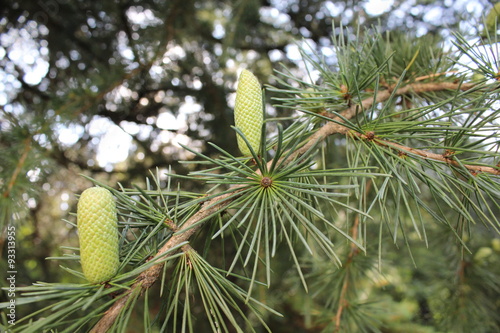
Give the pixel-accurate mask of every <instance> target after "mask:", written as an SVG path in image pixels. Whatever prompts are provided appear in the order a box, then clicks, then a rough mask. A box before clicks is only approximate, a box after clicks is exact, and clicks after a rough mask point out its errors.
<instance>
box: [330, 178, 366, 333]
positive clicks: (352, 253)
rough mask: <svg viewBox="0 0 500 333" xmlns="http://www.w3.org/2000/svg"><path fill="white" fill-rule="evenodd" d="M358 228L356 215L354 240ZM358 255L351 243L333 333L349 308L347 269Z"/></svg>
mask: <svg viewBox="0 0 500 333" xmlns="http://www.w3.org/2000/svg"><path fill="white" fill-rule="evenodd" d="M371 185H372V181H371V179H370V180H369V181H368V183H367V184H366V187H365V196H367V195H368V193H369V192H370V190H371V187H372V186H371ZM358 226H359V214H357V215H356V216H355V218H354V223H353V225H352V228H351V237H352V239H354V240H356V239H357V238H358ZM358 253H359V248H358V247H357V246H356V244H355V243H354V242H352V243H351V251H350V252H349V256H348V257H347V260H346V263H345V265H344V269H345V271H346V275H345V278H344V283H343V285H342V290H341V291H340V296H339V302H338V304H339V306H338V309H337V313H336V314H335V332H340V324H341V319H342V313H343V312H344V309H345V308H346V307H347V306H349V301H348V300H347V297H346V295H347V289H348V288H349V269H350V265H351V263H352V261H353V260H354V257H355V256H356V255H358Z"/></svg>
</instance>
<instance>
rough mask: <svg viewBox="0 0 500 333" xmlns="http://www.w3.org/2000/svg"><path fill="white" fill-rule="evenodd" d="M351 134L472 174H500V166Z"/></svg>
mask: <svg viewBox="0 0 500 333" xmlns="http://www.w3.org/2000/svg"><path fill="white" fill-rule="evenodd" d="M350 134H351V135H353V136H355V137H357V138H360V139H363V140H369V141H371V142H374V143H376V144H377V145H379V146H381V147H389V148H393V149H395V150H397V151H399V152H400V153H404V154H408V155H414V156H418V157H420V158H423V159H425V160H433V161H438V162H443V163H446V164H448V165H451V166H454V167H457V168H458V167H464V168H466V169H467V170H469V171H470V172H471V173H472V174H477V173H481V172H482V173H490V174H493V175H500V167H489V166H482V165H474V164H462V163H459V162H458V161H456V160H454V159H453V154H447V153H444V154H437V153H431V152H428V151H426V150H422V149H416V148H412V147H407V146H404V145H401V144H399V143H395V142H391V141H388V140H383V139H379V138H377V137H372V138H370V137H368V135H366V134H362V133H354V132H351V133H350Z"/></svg>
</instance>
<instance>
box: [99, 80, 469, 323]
mask: <svg viewBox="0 0 500 333" xmlns="http://www.w3.org/2000/svg"><path fill="white" fill-rule="evenodd" d="M473 87H474V85H473V84H468V83H462V84H461V83H449V82H441V83H418V84H409V85H408V86H405V87H402V88H399V89H397V90H396V91H391V90H384V91H380V92H377V96H376V97H375V98H373V97H370V98H366V99H365V100H363V101H362V102H361V104H360V105H359V104H357V105H353V106H351V107H349V108H347V109H345V110H344V111H342V112H341V113H340V115H341V116H342V117H343V118H344V119H351V118H353V117H355V116H356V115H357V114H358V113H359V112H360V111H364V110H366V109H369V108H370V107H371V106H373V105H374V104H376V103H380V102H383V101H387V100H388V99H389V98H390V97H391V96H393V95H405V94H409V93H415V94H418V93H422V92H429V91H442V90H468V89H471V88H473ZM332 118H333V120H336V121H338V122H341V121H342V119H341V117H338V116H335V117H332ZM348 132H349V129H348V128H347V127H345V126H342V125H341V124H338V123H335V122H328V123H327V124H325V125H323V127H321V128H320V129H319V130H318V131H317V132H316V133H314V134H313V135H312V136H311V138H310V139H309V140H308V141H307V143H306V144H304V145H303V146H302V147H300V148H299V149H297V150H296V151H295V152H294V153H292V154H291V156H290V157H289V158H288V159H287V161H286V163H288V162H290V161H292V160H294V159H296V158H297V157H300V156H301V155H303V154H304V153H305V152H307V150H308V149H310V148H311V147H313V146H314V145H315V144H317V143H318V142H320V141H323V140H324V139H325V138H326V137H328V136H330V135H332V134H347V133H348ZM235 193H237V192H232V193H229V194H225V195H221V196H219V197H216V198H213V199H211V200H209V201H206V202H205V203H204V205H203V206H202V207H201V209H200V210H199V211H198V212H197V213H196V214H194V215H193V216H192V217H191V218H190V219H188V221H186V223H185V224H184V225H183V226H182V229H181V230H180V231H179V232H177V233H175V234H174V235H173V236H172V238H170V239H169V240H168V241H167V243H166V244H165V245H164V246H163V247H162V248H161V249H160V250H159V251H158V253H157V254H156V256H160V255H162V254H163V253H165V252H167V251H169V250H170V249H172V248H174V247H175V246H177V245H179V244H180V243H182V242H185V241H188V240H189V239H190V238H191V236H192V235H193V234H195V233H196V232H197V231H198V230H199V229H200V228H201V227H202V226H203V225H204V223H201V222H200V221H203V220H204V219H206V218H207V217H209V216H211V215H213V214H216V213H217V212H220V211H222V210H223V209H225V208H226V207H227V206H228V205H229V204H230V203H231V202H232V200H234V194H235ZM230 196H233V197H232V198H231V199H230V198H229V197H230ZM162 268H163V263H159V264H157V265H155V266H153V267H151V268H149V269H148V270H146V271H144V272H143V273H141V274H140V275H139V276H138V278H137V282H135V283H134V284H133V285H132V287H131V288H130V289H129V290H127V291H126V292H125V293H124V294H123V295H122V297H121V298H120V299H119V300H118V301H117V302H116V303H114V304H113V306H111V308H110V309H109V310H108V311H106V313H105V314H104V316H103V317H102V318H101V319H100V320H99V322H98V323H97V324H96V325H95V326H94V328H93V329H92V331H91V332H92V333H104V332H106V331H107V330H108V329H109V328H110V327H111V326H112V325H113V323H114V321H115V320H116V318H117V317H118V315H119V313H120V312H121V310H122V309H123V307H124V306H125V305H126V304H127V300H128V298H129V297H130V296H131V295H132V294H134V291H135V292H137V290H136V289H138V288H139V289H141V290H140V293H141V294H143V293H144V291H145V290H146V289H148V288H149V287H151V286H152V285H153V284H154V282H155V281H156V280H157V279H158V277H159V276H160V274H161V271H162Z"/></svg>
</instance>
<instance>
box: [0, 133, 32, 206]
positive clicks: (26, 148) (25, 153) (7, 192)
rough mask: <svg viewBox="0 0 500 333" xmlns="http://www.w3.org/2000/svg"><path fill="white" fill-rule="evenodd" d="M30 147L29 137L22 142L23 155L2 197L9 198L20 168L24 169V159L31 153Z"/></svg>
mask: <svg viewBox="0 0 500 333" xmlns="http://www.w3.org/2000/svg"><path fill="white" fill-rule="evenodd" d="M31 148H32V145H31V137H27V138H26V139H25V140H24V149H23V153H22V154H21V157H20V158H19V161H18V162H17V165H16V169H15V170H14V172H13V173H12V177H10V180H9V183H8V184H7V189H6V190H5V191H4V192H3V193H2V196H3V197H4V198H8V197H9V196H10V192H11V191H12V188H13V187H14V185H15V183H16V180H17V177H18V176H19V174H20V172H21V170H22V168H23V167H24V163H25V162H26V159H27V158H28V154H29V152H30V151H31Z"/></svg>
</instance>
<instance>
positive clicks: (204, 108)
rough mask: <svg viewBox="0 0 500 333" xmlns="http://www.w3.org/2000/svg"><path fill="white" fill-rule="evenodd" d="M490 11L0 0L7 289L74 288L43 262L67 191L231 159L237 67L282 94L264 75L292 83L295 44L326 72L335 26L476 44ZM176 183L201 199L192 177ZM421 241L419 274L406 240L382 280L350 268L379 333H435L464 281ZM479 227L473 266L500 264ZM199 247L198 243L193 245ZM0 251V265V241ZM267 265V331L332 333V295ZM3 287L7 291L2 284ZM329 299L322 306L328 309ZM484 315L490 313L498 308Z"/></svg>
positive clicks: (302, 3) (63, 215)
mask: <svg viewBox="0 0 500 333" xmlns="http://www.w3.org/2000/svg"><path fill="white" fill-rule="evenodd" d="M491 7H492V3H491V2H489V1H484V0H478V1H466V0H464V1H451V0H442V1H440V0H437V1H432V0H401V1H396V0H391V1H374V0H366V1H318V0H277V1H272V0H270V1H263V0H239V1H224V0H208V1H195V0H183V1H180V0H172V1H156V0H148V1H144V0H142V1H127V0H114V1H82V0H76V1H68V0H48V1H34V0H33V1H29V0H23V1H16V0H10V1H3V3H2V4H1V5H0V8H1V9H0V11H1V18H0V106H1V108H2V111H1V114H0V194H1V196H0V209H1V212H0V218H1V221H2V230H5V228H6V226H7V224H8V223H12V224H14V225H15V226H16V228H17V270H18V275H17V278H18V280H17V283H18V284H19V285H20V286H21V285H30V284H31V283H32V282H34V281H60V282H71V279H72V278H73V277H71V276H68V274H65V272H64V271H61V270H60V269H59V268H58V262H57V261H47V260H45V258H46V257H49V256H58V255H60V253H61V250H60V249H59V246H60V245H67V246H76V242H77V237H76V230H75V229H74V228H73V227H71V226H70V225H69V224H67V223H65V222H64V221H63V220H64V219H68V220H71V221H74V220H75V218H74V216H73V215H72V214H71V212H75V206H76V197H75V194H79V193H81V192H82V191H83V190H84V189H85V188H87V187H88V186H90V185H91V183H90V182H89V181H88V180H87V179H85V178H83V177H81V176H80V175H81V174H84V175H86V176H90V177H92V178H94V179H96V180H98V181H100V182H103V183H106V184H108V185H110V186H113V184H116V183H117V182H120V183H121V184H123V186H125V187H130V186H132V184H135V185H138V186H139V187H141V186H144V182H145V177H147V176H148V175H149V170H152V169H153V170H154V169H156V168H157V169H158V170H160V173H161V172H165V171H167V170H168V168H171V172H172V173H177V174H186V173H187V172H188V171H192V168H194V167H195V165H196V164H188V165H186V164H180V163H178V162H179V161H180V160H190V159H192V158H193V157H194V155H193V154H191V153H189V152H186V150H184V149H182V148H181V147H180V146H179V144H184V145H187V146H189V147H190V148H191V149H194V150H197V151H199V152H202V153H204V154H206V155H211V156H217V154H218V151H216V150H215V149H214V148H213V147H212V146H210V145H207V144H206V142H208V141H210V142H213V143H215V144H216V145H218V146H220V147H223V148H224V149H226V150H227V151H230V152H233V153H235V152H236V149H237V147H236V138H235V133H234V131H232V130H230V126H231V125H232V124H233V115H232V107H233V105H234V92H235V82H236V78H237V73H238V70H239V69H241V68H247V69H249V70H251V71H252V72H253V73H255V74H256V75H257V76H258V78H259V80H260V81H261V82H262V83H263V84H271V85H279V82H278V81H276V78H275V77H273V70H275V69H280V68H281V65H282V64H284V65H286V67H287V68H288V69H289V70H290V71H291V73H293V74H294V75H297V76H298V77H303V76H305V75H306V74H305V73H306V71H305V69H306V68H305V65H304V63H303V62H302V59H301V56H300V54H299V51H298V47H299V46H300V45H306V44H307V45H309V46H310V47H311V49H312V50H313V51H315V52H317V53H318V54H321V55H323V56H324V58H325V61H326V62H327V63H329V64H335V63H336V55H335V54H334V53H333V51H332V50H333V48H332V43H333V41H332V38H331V37H332V35H333V36H337V35H339V29H338V28H335V27H339V26H341V25H344V26H346V27H348V28H347V30H346V31H348V32H350V33H351V34H352V33H354V32H355V27H356V26H358V25H360V26H362V27H367V28H369V27H372V26H376V25H377V26H380V29H381V30H382V31H395V32H401V33H403V34H407V33H410V34H411V35H414V36H416V37H419V36H423V35H433V36H435V38H436V40H442V41H443V42H444V43H448V44H449V43H450V39H451V36H452V32H453V31H460V32H461V33H462V34H463V35H464V36H465V37H466V38H467V36H477V35H478V32H479V30H480V27H481V22H482V17H483V16H484V15H486V13H487V11H488V10H489V9H490V8H491ZM360 33H361V34H363V33H365V31H364V30H361V31H360ZM272 97H273V92H272V91H269V92H267V93H266V99H267V101H268V107H267V112H268V113H269V114H270V115H271V116H276V117H279V116H286V115H289V114H290V110H289V109H283V108H274V107H273V106H272V105H271V104H272V102H271V98H272ZM337 144H338V142H337ZM340 146H341V145H340ZM340 146H339V148H338V149H340V151H342V150H341V149H342V148H340ZM341 154H342V155H341V156H340V157H339V156H337V157H330V159H331V161H332V162H331V163H332V166H335V165H336V164H337V165H341V166H343V162H342V158H343V157H344V156H345V155H344V154H345V153H344V152H342V153H341ZM165 180H166V178H164V179H162V181H165ZM182 186H183V189H185V190H193V191H196V192H199V193H203V191H204V189H203V188H200V186H202V185H200V184H199V183H189V182H188V181H186V182H183V185H182ZM429 232H430V233H432V236H435V237H431V236H428V238H429V239H431V240H432V244H430V245H429V247H433V248H434V250H433V251H432V252H429V251H428V249H426V248H425V247H424V246H423V245H422V244H421V243H420V242H419V243H418V244H419V245H418V246H416V247H415V250H414V253H413V258H417V259H416V260H415V261H416V267H415V265H414V263H413V259H412V258H411V257H410V256H409V255H408V253H407V252H406V250H405V248H404V246H403V247H401V248H400V250H398V251H392V250H394V248H391V250H387V249H385V252H387V253H385V252H384V256H386V257H384V261H387V263H388V265H387V266H386V267H387V270H383V271H382V272H378V271H377V270H376V269H375V268H373V267H371V266H370V265H371V262H369V263H364V262H363V257H362V256H357V257H356V258H355V260H354V261H353V263H352V264H353V265H361V267H363V266H362V265H367V266H366V267H365V269H363V270H361V271H363V272H365V273H366V274H367V276H366V277H365V279H364V281H367V282H365V283H366V285H364V286H363V285H362V286H359V288H361V290H362V291H363V292H364V293H365V294H366V295H368V294H370V295H371V296H370V299H378V303H373V304H364V305H363V306H371V307H375V308H376V307H382V308H384V311H382V312H383V313H384V314H383V315H381V316H380V317H378V318H374V319H373V320H374V321H378V322H384V323H386V324H385V326H386V327H388V328H387V330H385V331H384V332H438V331H439V329H438V328H437V327H440V326H439V325H438V324H437V322H443V321H446V318H443V316H445V315H444V314H445V313H446V311H447V310H446V309H444V308H443V307H444V304H441V303H440V302H439V298H440V297H441V295H442V297H443V298H446V297H450V294H455V293H457V289H456V288H454V287H455V286H456V285H457V284H459V282H460V281H456V279H457V277H456V263H455V262H454V260H455V261H456V260H458V259H459V258H460V256H462V255H463V256H464V257H465V258H468V257H470V258H469V259H470V261H473V260H474V258H472V256H471V255H469V254H467V253H463V254H460V252H461V251H462V248H461V247H460V246H459V245H458V244H455V243H453V242H446V241H443V240H441V239H440V238H439V237H438V236H439V235H442V237H446V236H445V235H448V233H442V230H440V229H439V226H436V227H435V228H432V229H430V230H429ZM480 232H482V233H484V234H485V235H486V236H485V237H484V239H481V237H477V238H476V239H475V240H474V242H475V244H474V245H473V247H474V248H487V249H490V250H491V249H493V250H492V251H493V252H492V251H489V250H484V251H483V252H484V253H485V255H484V258H476V260H480V261H481V265H483V266H484V267H488V263H490V264H493V262H495V263H496V264H497V265H498V259H494V257H495V258H498V251H500V249H499V247H500V245H498V244H497V243H495V240H492V239H491V237H489V236H487V233H488V231H487V230H482V231H480ZM4 233H5V232H4V231H3V233H2V234H4ZM374 234H377V232H376V231H374ZM196 240H197V241H199V242H200V243H201V244H202V243H203V241H204V240H203V235H200V236H199V237H197V239H196ZM0 242H1V243H2V246H1V247H0V249H3V250H0V251H3V253H2V262H3V258H4V251H5V247H4V245H5V244H4V238H3V237H2V240H1V241H0ZM409 242H410V243H412V242H417V241H416V240H413V239H410V240H409ZM450 244H455V245H454V247H453V246H452V248H451V249H450V248H447V249H443V250H442V251H440V250H437V252H438V253H441V255H440V256H439V255H438V256H437V257H436V249H439V248H440V247H445V246H450ZM211 251H214V252H215V253H217V250H216V249H211ZM349 251H350V249H349V248H346V249H345V252H346V254H348V253H349ZM450 252H451V253H454V254H455V255H456V256H453V258H452V259H449V258H446V255H448V254H449V253H450ZM492 253H493V254H494V256H493V255H491V254H492ZM437 258H438V259H437ZM457 258H458V259H457ZM469 259H467V260H469ZM214 260H215V259H214ZM443 263H447V266H443ZM310 264H311V266H314V265H321V258H311V263H310ZM2 265H3V263H2ZM474 267H476V268H477V266H474ZM481 267H482V266H479V268H477V269H480V268H481ZM484 267H483V269H484ZM274 269H275V272H276V274H278V275H282V276H284V279H283V281H281V283H279V284H274V285H273V286H272V288H271V289H270V290H267V289H262V293H267V295H266V296H265V297H264V298H266V299H267V302H268V304H270V305H271V306H276V307H277V308H278V310H279V311H281V312H283V313H285V317H284V318H285V319H280V318H273V317H271V318H269V325H270V327H271V328H272V329H273V331H275V332H290V331H296V332H316V331H320V330H322V329H324V328H325V327H328V321H329V320H331V318H333V317H335V315H336V313H335V308H334V306H333V304H330V303H331V300H330V299H329V297H330V296H329V295H328V292H325V291H324V290H323V289H318V290H314V288H312V290H311V292H310V294H311V295H313V296H315V298H314V301H312V300H311V299H310V298H309V297H308V296H307V295H306V294H304V292H303V290H301V289H300V284H297V281H296V280H294V279H292V278H291V279H287V278H286V276H287V270H288V269H290V268H289V263H286V262H284V263H283V265H282V267H280V265H277V267H274ZM4 271H5V269H4V267H2V274H3V272H4ZM341 273H342V274H345V271H342V272H338V271H337V272H336V271H335V267H332V268H331V274H332V275H331V281H332V284H334V283H335V281H336V279H337V278H339V277H338V276H337V275H338V274H341ZM483 273H484V272H483ZM478 274H479V273H478ZM68 279H69V280H68ZM1 281H2V282H1V283H2V286H3V284H5V283H6V282H5V279H4V278H3V277H2V279H1ZM368 281H370V283H368ZM373 282H375V283H373ZM451 282H457V283H456V284H454V283H451ZM368 285H369V286H368ZM321 288H325V285H324V284H322V287H321ZM496 288H498V285H496ZM464 292H466V291H464ZM496 292H497V293H498V290H497V291H496ZM484 293H485V295H487V293H488V289H485V290H484ZM373 295H375V297H374V296H373ZM436 295H439V296H438V297H436ZM485 295H484V297H485V298H486V299H487V297H486V296H485ZM3 296H4V295H2V298H3ZM459 296H460V295H456V297H459ZM476 296H477V295H476ZM317 304H323V305H325V304H326V306H321V308H318V306H317ZM328 305H331V307H330V311H331V312H328V311H327V310H325V309H329V307H328ZM360 306H361V305H360ZM492 306H493V307H495V306H496V307H497V309H498V307H499V304H498V301H497V303H496V304H493V305H492ZM153 307H154V306H153ZM388 310H389V311H388ZM448 310H449V309H448ZM19 311H32V309H30V308H24V309H20V310H19ZM387 313H392V315H390V316H389V315H388V314H387ZM20 315H21V314H20ZM312 317H314V318H316V319H318V318H319V319H320V320H312V319H311V318H312ZM329 318H330V319H329ZM490 319H491V318H490ZM285 320H286V322H284V321H285ZM480 320H481V314H478V321H480ZM493 321H496V322H497V323H499V322H500V321H499V319H498V318H493ZM383 326H384V325H383ZM452 326H453V325H452ZM441 327H442V326H441ZM497 327H498V326H497ZM130 331H131V332H133V331H134V328H133V324H132V326H131V330H130ZM480 331H481V332H483V331H484V332H494V331H492V330H488V329H485V330H480ZM480 331H477V332H480ZM450 332H451V331H450ZM453 332H458V331H453ZM463 332H472V330H471V331H467V330H464V331H463Z"/></svg>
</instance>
